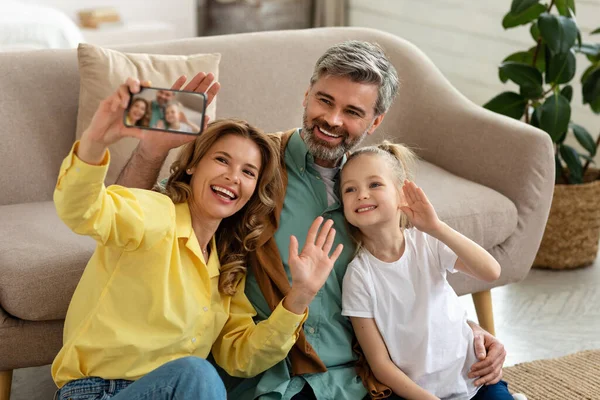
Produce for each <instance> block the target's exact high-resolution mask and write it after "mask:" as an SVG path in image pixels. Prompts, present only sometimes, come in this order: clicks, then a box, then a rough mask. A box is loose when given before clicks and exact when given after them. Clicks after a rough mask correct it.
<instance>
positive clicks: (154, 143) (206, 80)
mask: <svg viewBox="0 0 600 400" xmlns="http://www.w3.org/2000/svg"><path fill="white" fill-rule="evenodd" d="M186 79H187V78H186V77H185V76H183V75H182V76H180V77H179V78H178V79H177V80H176V81H175V83H173V85H172V86H171V89H173V90H182V89H181V88H182V86H183V85H184V83H185V81H186ZM219 89H221V85H220V84H219V82H215V76H214V75H213V74H212V73H209V74H208V75H207V74H205V73H204V72H199V73H198V74H196V76H194V77H193V78H192V80H191V81H190V82H189V83H188V84H187V85H185V87H184V88H183V90H185V91H189V92H196V93H204V94H206V105H207V106H208V105H209V104H210V103H211V102H212V101H213V100H214V98H215V96H216V95H217V93H219ZM207 124H208V116H205V118H204V128H206V125H207ZM195 138H196V137H195V136H193V135H182V134H179V133H169V132H163V131H160V132H159V131H145V132H144V135H143V137H142V139H141V140H140V144H139V146H138V149H137V150H138V152H140V153H141V155H142V156H143V158H144V159H147V160H156V159H161V160H164V159H165V158H166V156H167V154H168V153H169V150H171V149H174V148H177V147H179V146H183V145H184V144H186V143H189V142H191V141H193V140H194V139H195Z"/></svg>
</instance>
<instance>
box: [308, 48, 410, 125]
mask: <svg viewBox="0 0 600 400" xmlns="http://www.w3.org/2000/svg"><path fill="white" fill-rule="evenodd" d="M325 75H332V76H341V77H347V78H350V79H351V80H352V81H353V82H359V83H367V84H376V85H378V86H379V93H378V96H377V102H376V103H375V115H381V114H385V113H386V112H387V111H388V109H389V108H390V106H391V105H392V103H393V102H394V98H395V97H396V94H397V93H398V85H399V82H398V73H397V72H396V69H395V68H394V66H393V65H392V63H391V62H390V60H389V59H388V58H387V56H386V55H385V53H384V51H383V49H382V48H381V47H380V46H379V45H378V44H376V43H369V42H363V41H358V40H349V41H347V42H343V43H339V44H336V45H335V46H333V47H330V48H329V49H327V51H326V52H325V54H323V55H322V56H321V57H320V58H319V60H318V61H317V63H316V64H315V69H314V71H313V75H312V77H311V78H310V84H311V86H312V85H313V84H314V83H315V82H316V81H317V80H319V79H320V78H321V77H323V76H325Z"/></svg>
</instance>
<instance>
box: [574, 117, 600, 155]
mask: <svg viewBox="0 0 600 400" xmlns="http://www.w3.org/2000/svg"><path fill="white" fill-rule="evenodd" d="M570 126H571V129H573V133H574V134H575V138H576V139H577V141H578V142H579V144H580V145H581V147H583V148H584V149H586V150H587V152H588V153H590V156H591V157H594V156H595V155H596V142H594V139H593V138H592V135H590V133H589V132H588V131H587V130H586V129H585V128H584V127H583V126H581V125H577V124H576V123H573V122H571V124H570Z"/></svg>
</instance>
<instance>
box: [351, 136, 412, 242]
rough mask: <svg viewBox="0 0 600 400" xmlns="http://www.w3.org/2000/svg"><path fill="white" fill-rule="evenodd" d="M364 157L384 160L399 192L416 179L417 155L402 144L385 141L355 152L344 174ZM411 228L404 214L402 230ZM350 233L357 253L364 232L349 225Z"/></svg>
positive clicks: (402, 216)
mask: <svg viewBox="0 0 600 400" xmlns="http://www.w3.org/2000/svg"><path fill="white" fill-rule="evenodd" d="M363 155H369V156H378V157H381V158H383V160H384V161H385V162H386V164H387V165H388V167H389V170H390V171H391V172H392V175H393V177H394V180H395V183H396V190H398V191H401V190H402V186H403V185H404V181H405V180H407V179H408V180H413V178H414V176H413V174H414V172H413V171H414V167H415V164H416V162H417V160H418V157H417V155H416V154H415V153H414V152H413V151H412V150H411V149H409V148H408V147H406V146H404V145H402V144H397V143H392V142H390V141H388V140H384V141H383V142H381V143H380V144H378V145H376V146H367V147H363V148H360V149H358V150H356V151H354V152H353V153H352V154H350V155H349V156H348V158H347V160H346V163H345V164H344V166H343V168H342V174H343V173H344V169H345V168H346V167H347V166H348V165H349V164H350V162H352V160H354V159H356V158H358V157H359V156H363ZM409 227H410V223H409V221H408V217H407V216H406V215H405V214H404V213H402V215H401V216H400V228H401V229H405V228H409ZM348 231H349V232H350V236H351V237H352V239H353V240H354V243H355V244H356V251H358V250H360V248H361V247H362V243H363V237H362V232H361V231H360V229H358V228H357V227H355V226H353V225H351V224H349V223H348Z"/></svg>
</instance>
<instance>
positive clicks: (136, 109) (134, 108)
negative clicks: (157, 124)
mask: <svg viewBox="0 0 600 400" xmlns="http://www.w3.org/2000/svg"><path fill="white" fill-rule="evenodd" d="M149 111H150V105H149V104H148V101H147V100H146V99H143V98H141V97H136V98H135V99H133V101H132V102H131V107H129V112H128V113H127V116H126V117H125V122H126V124H127V126H143V127H147V126H148V124H149V123H150V114H149Z"/></svg>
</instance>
